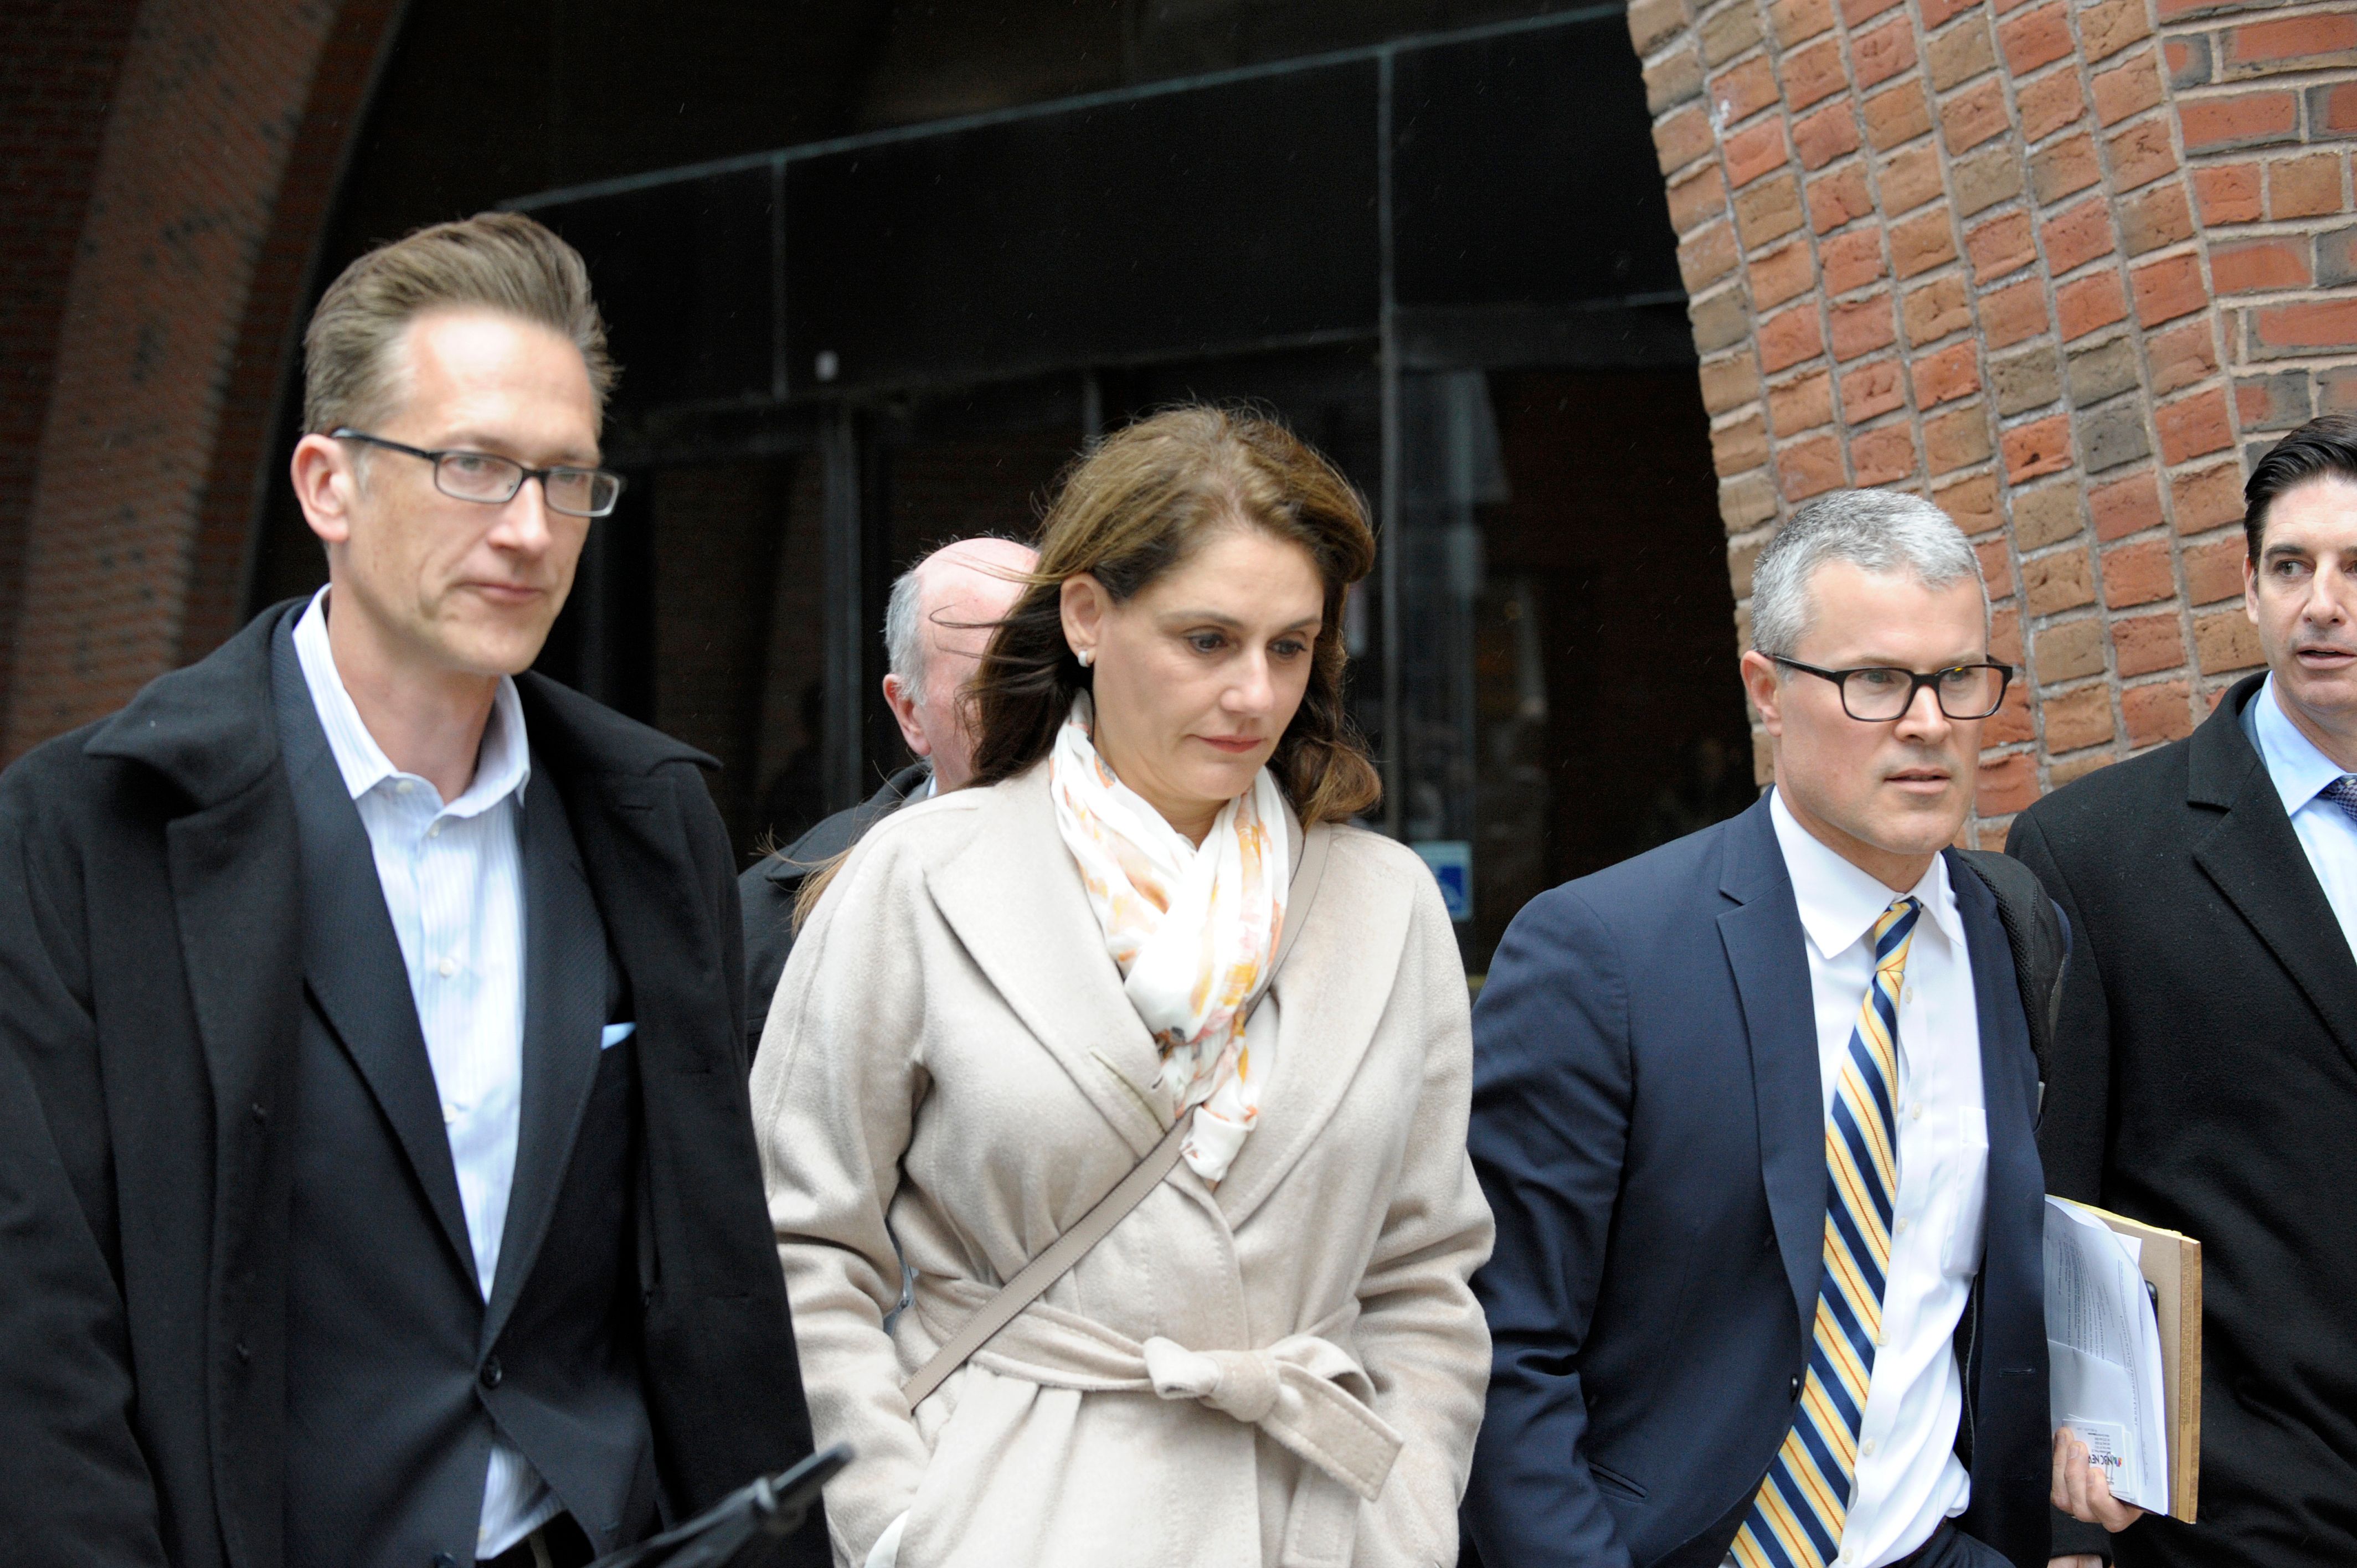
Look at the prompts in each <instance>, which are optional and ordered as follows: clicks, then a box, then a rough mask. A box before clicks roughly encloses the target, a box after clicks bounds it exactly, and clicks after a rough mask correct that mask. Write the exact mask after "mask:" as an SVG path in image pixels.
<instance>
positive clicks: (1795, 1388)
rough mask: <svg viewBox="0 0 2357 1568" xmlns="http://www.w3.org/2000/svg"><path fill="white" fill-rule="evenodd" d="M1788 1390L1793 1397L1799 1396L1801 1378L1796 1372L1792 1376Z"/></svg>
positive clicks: (1797, 1397)
mask: <svg viewBox="0 0 2357 1568" xmlns="http://www.w3.org/2000/svg"><path fill="white" fill-rule="evenodd" d="M1791 1393H1792V1397H1793V1398H1794V1399H1799V1398H1800V1397H1801V1380H1800V1377H1799V1375H1798V1374H1795V1375H1794V1376H1793V1379H1792V1389H1791Z"/></svg>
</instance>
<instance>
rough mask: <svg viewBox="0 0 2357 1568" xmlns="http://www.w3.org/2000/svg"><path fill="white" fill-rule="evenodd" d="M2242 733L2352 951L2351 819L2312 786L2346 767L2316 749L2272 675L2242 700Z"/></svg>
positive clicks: (2356, 868)
mask: <svg viewBox="0 0 2357 1568" xmlns="http://www.w3.org/2000/svg"><path fill="white" fill-rule="evenodd" d="M2242 722H2243V733H2244V735H2246V736H2250V737H2251V744H2252V745H2253V746H2256V747H2258V751H2259V760H2261V761H2262V762H2264V763H2266V767H2267V778H2268V779H2269V781H2270V782H2272V783H2273V784H2274V785H2275V787H2276V794H2277V795H2280V796H2281V797H2282V798H2283V809H2284V815H2286V816H2287V817H2289V818H2290V819H2291V831H2292V832H2295V833H2297V834H2298V835H2299V847H2300V848H2302V849H2304V850H2306V851H2307V852H2308V864H2309V865H2311V866H2313V867H2314V868H2315V870H2316V879H2317V881H2319V882H2320V883H2322V884H2323V885H2324V901H2325V902H2326V903H2328V904H2330V905H2331V906H2332V913H2333V914H2334V916H2335V917H2337V918H2339V919H2340V921H2341V936H2342V937H2343V938H2344V939H2345V940H2347V941H2348V943H2349V947H2350V950H2351V951H2352V952H2357V822H2351V821H2350V820H2349V814H2348V813H2347V812H2345V811H2342V810H2341V808H2340V807H2339V806H2337V805H2335V804H2334V803H2333V802H2331V801H2330V800H2319V799H2318V797H2317V792H2318V791H2319V790H2320V789H2323V788H2324V787H2325V786H2326V785H2328V784H2330V783H2331V782H2332V781H2333V780H2335V779H2339V778H2341V776H2342V775H2344V774H2346V773H2347V772H2348V771H2349V769H2348V768H2343V767H2341V764H2339V763H2337V762H2335V761H2333V760H2332V758H2330V757H2327V756H2325V755H2324V753H2323V752H2321V751H2319V750H2318V749H2317V746H2316V743H2315V742H2314V741H2312V740H2310V739H2309V738H2308V736H2304V735H2302V734H2300V733H2299V727H2298V725H2294V724H2293V723H2292V722H2291V720H2290V719H2289V718H2288V717H2287V716H2286V715H2285V714H2284V711H2283V703H2282V699H2281V698H2279V697H2278V696H2277V695H2276V678H2275V677H2274V676H2272V675H2270V676H2268V677H2267V681H2266V685H2264V686H2261V687H2260V688H2259V690H2258V692H2257V693H2256V694H2255V696H2253V697H2252V698H2251V700H2250V701H2249V702H2248V703H2244V705H2243V712H2242Z"/></svg>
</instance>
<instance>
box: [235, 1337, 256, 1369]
mask: <svg viewBox="0 0 2357 1568" xmlns="http://www.w3.org/2000/svg"><path fill="white" fill-rule="evenodd" d="M237 1359H238V1364H239V1365H240V1366H243V1365H245V1364H246V1363H248V1362H250V1361H252V1360H253V1349H252V1348H250V1347H248V1346H247V1344H246V1342H245V1341H244V1340H242V1339H241V1340H239V1341H238V1342H237Z"/></svg>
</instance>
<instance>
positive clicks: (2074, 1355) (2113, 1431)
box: [2046, 1197, 2169, 1513]
mask: <svg viewBox="0 0 2357 1568" xmlns="http://www.w3.org/2000/svg"><path fill="white" fill-rule="evenodd" d="M2142 1251H2143V1249H2142V1246H2141V1244H2140V1243H2138V1242H2136V1241H2132V1240H2129V1239H2128V1238H2126V1237H2123V1236H2116V1235H2114V1234H2113V1233H2112V1231H2111V1230H2110V1228H2108V1227H2107V1226H2105V1225H2104V1222H2103V1221H2102V1220H2100V1219H2096V1218H2094V1217H2093V1215H2091V1214H2089V1213H2087V1212H2086V1211H2085V1210H2083V1209H2082V1208H2079V1206H2078V1205H2076V1204H2072V1203H2067V1202H2065V1201H2063V1200H2062V1199H2061V1198H2057V1197H2050V1198H2048V1199H2047V1200H2046V1351H2047V1355H2048V1357H2049V1359H2050V1362H2051V1364H2052V1372H2053V1382H2052V1389H2053V1402H2054V1406H2053V1409H2054V1424H2055V1425H2056V1426H2067V1427H2069V1428H2070V1429H2071V1430H2072V1432H2074V1433H2076V1434H2078V1436H2079V1440H2080V1441H2081V1442H2082V1443H2084V1444H2086V1445H2087V1449H2088V1455H2089V1457H2090V1458H2091V1459H2092V1460H2093V1462H2094V1464H2095V1465H2096V1466H2098V1467H2100V1468H2101V1469H2102V1470H2103V1472H2104V1479H2105V1480H2106V1481H2107V1482H2109V1483H2110V1486H2111V1490H2112V1496H2114V1497H2115V1498H2118V1499H2119V1500H2120V1501H2122V1502H2125V1503H2131V1504H2133V1505H2135V1506H2136V1507H2137V1508H2141V1509H2150V1510H2151V1511H2153V1512H2155V1513H2166V1512H2167V1511H2168V1510H2169V1452H2168V1451H2169V1432H2168V1419H2167V1416H2166V1414H2165V1412H2164V1405H2163V1401H2162V1398H2161V1381H2160V1325H2159V1321H2158V1318H2157V1317H2156V1316H2155V1315H2154V1312H2153V1306H2152V1300H2151V1298H2150V1297H2149V1296H2148V1295H2147V1294H2146V1291H2145V1283H2144V1274H2143V1272H2142V1271H2141V1270H2140V1269H2139V1268H2138V1267H2137V1263H2138V1262H2139V1261H2140V1259H2141V1256H2142Z"/></svg>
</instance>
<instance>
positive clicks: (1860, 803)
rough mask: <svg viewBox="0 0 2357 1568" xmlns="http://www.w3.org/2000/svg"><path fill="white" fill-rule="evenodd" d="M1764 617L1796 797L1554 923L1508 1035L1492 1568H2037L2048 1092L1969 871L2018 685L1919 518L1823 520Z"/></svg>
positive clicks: (1481, 1538) (1570, 892)
mask: <svg viewBox="0 0 2357 1568" xmlns="http://www.w3.org/2000/svg"><path fill="white" fill-rule="evenodd" d="M1987 618H1988V609H1987V600H1986V595H1985V592H1984V590H1983V587H1982V584H1981V574H1980V569H1979V565H1978V563H1977V562H1976V561H1975V557H1974V554H1973V552H1972V549H1971V547H1970V546H1969V545H1968V544H1966V542H1964V537H1963V535H1962V534H1961V533H1960V532H1958V531H1957V529H1956V527H1955V525H1954V524H1953V522H1951V521H1949V520H1948V518H1947V517H1946V516H1945V515H1944V514H1943V513H1942V512H1941V511H1940V510H1938V509H1936V508H1934V507H1932V505H1930V504H1929V503H1928V502H1925V501H1922V500H1920V499H1916V498H1914V497H1911V496H1907V495H1902V494H1898V493H1893V492H1882V491H1872V490H1865V491H1858V490H1852V491H1842V492H1838V493H1836V494H1834V495H1829V496H1825V497H1822V498H1820V499H1817V500H1815V501H1813V502H1811V503H1810V504H1809V505H1808V506H1806V507H1804V508H1803V509H1802V510H1800V511H1799V512H1798V513H1796V514H1795V515H1794V516H1793V517H1792V519H1791V521H1788V522H1787V523H1786V524H1785V525H1784V527H1783V529H1782V531H1781V532H1780V533H1779V534H1778V535H1777V537H1776V539H1775V540H1774V542H1771V543H1770V545H1769V547H1768V549H1767V550H1766V551H1765V552H1764V553H1762V555H1761V556H1760V562H1759V565H1758V567H1757V569H1756V572H1755V575H1754V579H1753V588H1752V630H1753V635H1754V639H1755V640H1754V651H1752V652H1749V653H1747V654H1746V655H1745V656H1744V660H1743V674H1744V682H1745V685H1746V688H1747V690H1748V691H1749V694H1750V698H1751V701H1752V703H1753V704H1754V705H1755V706H1756V707H1757V708H1758V710H1759V712H1760V718H1761V720H1762V722H1763V724H1764V725H1765V727H1766V729H1767V732H1768V735H1769V736H1770V741H1771V743H1772V746H1773V749H1774V756H1775V778H1776V787H1775V789H1773V790H1772V791H1770V793H1769V794H1768V795H1766V796H1765V797H1763V798H1762V799H1761V800H1760V803H1759V804H1758V805H1756V806H1754V807H1752V808H1751V809H1750V810H1749V811H1745V812H1744V813H1743V814H1742V815H1740V816H1738V817H1736V818H1734V819H1733V820H1731V821H1728V822H1722V823H1720V824H1718V825H1717V826H1716V827H1711V828H1707V829H1705V830H1704V831H1703V832H1698V833H1695V834H1693V835H1691V836H1689V837H1687V838H1684V839H1681V840H1679V841H1678V842H1676V843H1672V844H1668V845H1665V846H1663V848H1660V849H1657V850H1654V851H1652V853H1650V854H1644V855H1641V856H1640V857H1638V858H1637V859H1635V860H1631V861H1629V862H1627V863H1625V864H1623V865H1618V866H1615V867H1613V868H1611V869H1610V870H1608V871H1604V872H1600V873H1598V874H1597V875H1593V876H1588V877H1583V878H1581V879H1580V880H1578V881H1577V882H1573V883H1569V884H1567V885H1566V886H1562V887H1558V888H1556V889H1555V890H1554V891H1552V892H1550V893H1547V894H1545V895H1544V896H1543V897H1539V898H1537V899H1534V901H1533V902H1532V903H1531V904H1530V906H1529V907H1528V908H1525V909H1523V912H1522V914H1521V915H1520V916H1518V917H1517V918H1515V920H1514V923H1513V925H1512V928H1511V929H1509V930H1508V931H1507V933H1506V938H1505V941H1504V944H1503V945H1502V946H1501V949H1500V950H1499V954H1498V959H1497V961H1496V963H1495V964H1494V966H1493V967H1492V968H1491V971H1490V978H1489V982H1488V984H1487V986H1486V987H1485V988H1484V990H1483V992H1482V994H1481V999H1480V1006H1479V1007H1478V1009H1477V1010H1476V1011H1475V1014H1474V1020H1473V1027H1474V1042H1475V1052H1476V1066H1475V1077H1474V1090H1473V1120H1472V1130H1471V1133H1470V1144H1471V1149H1472V1155H1473V1162H1474V1166H1475V1168H1476V1170H1478V1171H1479V1173H1480V1178H1481V1185H1482V1187H1483V1189H1484V1190H1485V1191H1486V1192H1487V1194H1488V1196H1489V1199H1490V1204H1491V1208H1492V1209H1493V1210H1494V1211H1495V1212H1496V1215H1497V1219H1498V1244H1497V1251H1496V1253H1495V1255H1494V1256H1493V1257H1492V1259H1491V1262H1490V1264H1489V1265H1488V1267H1487V1268H1485V1269H1484V1270H1483V1271H1482V1272H1481V1273H1480V1275H1479V1276H1478V1277H1477V1278H1476V1279H1475V1281H1474V1287H1475V1289H1476V1290H1477V1291H1478V1292H1479V1293H1480V1299H1481V1303H1482V1305H1483V1307H1484V1308H1485V1309H1486V1310H1487V1312H1488V1314H1489V1319H1490V1332H1491V1337H1492V1339H1493V1341H1494V1344H1495V1357H1496V1359H1495V1364H1494V1366H1493V1369H1492V1371H1491V1384H1490V1399H1489V1412H1488V1418H1487V1420H1486V1422H1485V1423H1484V1425H1483V1427H1482V1431H1481V1436H1480V1446H1479V1448H1478V1450H1477V1452H1476V1455H1475V1457H1474V1462H1473V1471H1472V1479H1471V1484H1470V1487H1469V1492H1468V1495H1467V1497H1466V1500H1465V1510H1464V1519H1465V1526H1466V1532H1467V1536H1468V1538H1469V1543H1470V1544H1471V1546H1472V1547H1473V1548H1474V1549H1475V1550H1476V1551H1478V1552H1479V1555H1480V1562H1481V1563H1483V1564H1484V1565H1485V1568H1537V1565H1538V1564H1542V1563H1544V1564H1550V1565H1553V1564H1581V1565H1587V1564H1596V1565H1598V1568H1603V1565H1612V1568H1626V1565H1631V1564H1634V1565H1640V1568H1652V1565H1655V1564H1662V1565H1668V1564H1681V1565H1690V1568H1717V1564H1719V1563H1740V1564H1743V1565H1744V1568H1755V1565H1758V1564H1772V1565H1774V1568H1822V1565H1824V1564H1830V1563H1841V1564H1843V1565H1845V1568H1883V1565H1885V1564H1892V1563H1906V1564H1910V1565H1914V1564H1922V1565H1925V1568H1958V1565H1964V1564H1994V1563H2016V1564H2020V1565H2023V1568H2032V1565H2035V1564H2040V1563H2045V1562H2046V1560H2047V1552H2048V1533H2049V1532H2048V1522H2049V1515H2048V1511H2047V1498H2048V1493H2049V1486H2050V1479H2051V1475H2050V1445H2049V1430H2048V1411H2047V1361H2046V1336H2045V1327H2044V1313H2043V1304H2042V1294H2043V1272H2042V1255H2041V1243H2040V1237H2041V1233H2042V1230H2041V1228H2042V1223H2043V1221H2042V1205H2043V1196H2042V1181H2041V1177H2040V1167H2039V1160H2038V1149H2037V1144H2036V1143H2035V1140H2034V1125H2035V1122H2036V1118H2037V1110H2038V1094H2039V1086H2038V1068H2037V1063H2036V1060H2035V1058H2034V1056H2033V1054H2032V1051H2031V1047H2030V1040H2029V1029H2028V1026H2027V1023H2026V1021H2025V1018H2024V1015H2023V1011H2022V1005H2021V1002H2020V998H2019V993H2018V983H2017V981H2016V978H2015V972H2014V965H2013V961H2012V958H2011V956H2010V953H2009V951H2008V949H2007V941H2006V938H2005V934H2004V931H2003V929H2002V927H2001V926H2000V924H1999V917H1998V912H1997V907H1996V900H1995V898H1994V897H1993V896H1992V894H1991V892H1990V889H1989V887H1988V886H1986V885H1985V884H1984V882H1983V881H1982V880H1981V879H1980V877H1979V876H1978V875H1977V874H1976V873H1975V872H1974V871H1973V870H1971V869H1970V868H1969V866H1968V865H1966V863H1965V861H1964V859H1963V858H1962V857H1960V856H1958V855H1956V854H1953V853H1945V852H1946V848H1947V846H1948V845H1950V844H1952V843H1953V842H1954V841H1955V839H1956V838H1957V836H1958V833H1959V832H1960V831H1961V829H1962V828H1963V826H1964V816H1965V812H1966V810H1967V808H1968V807H1969V806H1970V805H1971V803H1972V798H1973V784H1974V779H1975V765H1976V763H1977V760H1978V757H1979V752H1980V734H1981V722H1982V720H1983V719H1984V718H1986V716H1987V715H1988V714H1992V713H1994V712H1995V711H1996V707H1997V704H1998V703H1999V702H2000V701H2001V700H2002V699H2003V697H2004V693H2005V688H2006V684H2007V681H2008V680H2009V679H2010V677H2011V673H2012V671H2010V670H2008V669H2007V668H2006V667H2004V666H2002V665H1997V664H1994V663H1992V662H1991V661H1990V660H1989V658H1988V629H1987V628H1988V619H1987Z"/></svg>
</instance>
